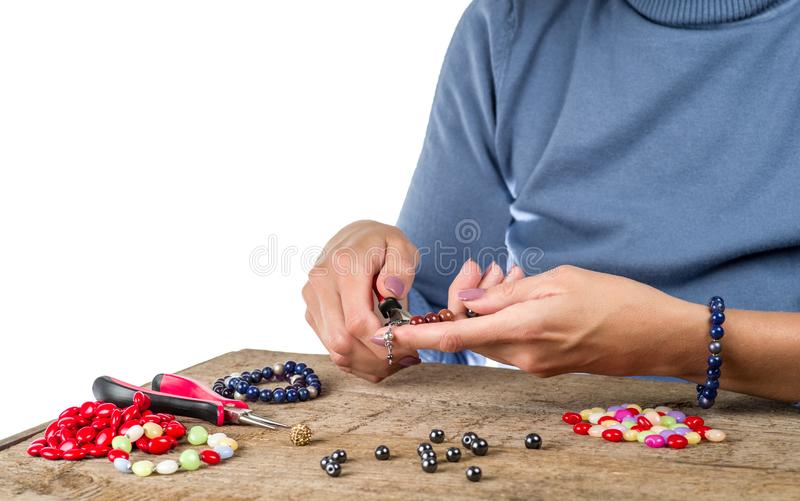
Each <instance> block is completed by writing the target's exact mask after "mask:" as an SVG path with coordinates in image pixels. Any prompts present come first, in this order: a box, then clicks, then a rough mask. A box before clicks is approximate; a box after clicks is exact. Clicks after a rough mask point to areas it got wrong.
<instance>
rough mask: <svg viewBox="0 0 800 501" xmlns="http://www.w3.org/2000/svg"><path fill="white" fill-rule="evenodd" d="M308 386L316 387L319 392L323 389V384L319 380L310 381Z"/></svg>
mask: <svg viewBox="0 0 800 501" xmlns="http://www.w3.org/2000/svg"><path fill="white" fill-rule="evenodd" d="M308 386H313V387H314V388H316V389H317V393H320V392H321V391H322V384H320V382H319V381H314V382H313V383H310V384H309V385H308Z"/></svg>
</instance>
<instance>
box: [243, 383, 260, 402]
mask: <svg viewBox="0 0 800 501" xmlns="http://www.w3.org/2000/svg"><path fill="white" fill-rule="evenodd" d="M260 393H261V390H259V389H258V386H249V387H248V388H247V393H245V395H247V400H249V401H251V402H255V401H256V400H258V396H259V394H260Z"/></svg>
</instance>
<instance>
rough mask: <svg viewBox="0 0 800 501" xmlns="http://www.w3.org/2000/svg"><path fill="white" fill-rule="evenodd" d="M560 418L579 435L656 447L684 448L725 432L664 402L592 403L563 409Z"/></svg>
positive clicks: (716, 439)
mask: <svg viewBox="0 0 800 501" xmlns="http://www.w3.org/2000/svg"><path fill="white" fill-rule="evenodd" d="M561 420H562V421H564V422H565V423H567V424H569V425H571V426H572V430H573V431H574V432H575V433H577V434H578V435H589V436H591V437H597V438H603V439H605V440H607V441H609V442H621V441H625V442H639V443H643V444H644V445H646V446H648V447H651V448H654V449H658V448H661V447H670V448H672V449H683V448H684V447H686V446H687V445H696V444H699V443H700V442H701V441H702V440H704V439H705V440H707V441H709V442H722V441H723V440H725V432H724V431H722V430H716V429H713V428H711V427H709V426H706V424H705V422H704V421H703V418H701V417H700V416H687V415H686V414H684V413H683V412H681V411H679V410H673V409H671V408H669V407H667V406H663V405H661V406H658V407H655V408H652V409H651V408H647V409H642V408H641V407H640V406H639V405H637V404H622V405H614V406H611V407H609V408H608V409H603V408H602V407H594V408H592V409H584V410H582V411H580V412H566V413H564V415H562V416H561Z"/></svg>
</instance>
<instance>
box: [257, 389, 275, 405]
mask: <svg viewBox="0 0 800 501" xmlns="http://www.w3.org/2000/svg"><path fill="white" fill-rule="evenodd" d="M258 398H259V399H260V400H261V401H262V402H269V401H270V400H272V390H269V389H267V388H264V389H263V390H261V392H260V393H259V394H258Z"/></svg>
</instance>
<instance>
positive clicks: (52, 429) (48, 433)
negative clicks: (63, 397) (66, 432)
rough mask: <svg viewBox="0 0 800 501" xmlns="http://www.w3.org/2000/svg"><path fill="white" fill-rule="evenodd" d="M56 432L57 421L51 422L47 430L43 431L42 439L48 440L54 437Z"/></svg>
mask: <svg viewBox="0 0 800 501" xmlns="http://www.w3.org/2000/svg"><path fill="white" fill-rule="evenodd" d="M57 431H58V421H53V422H52V423H50V424H49V425H47V428H45V429H44V439H45V440H50V437H52V436H53V435H55V433H56V432H57Z"/></svg>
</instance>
